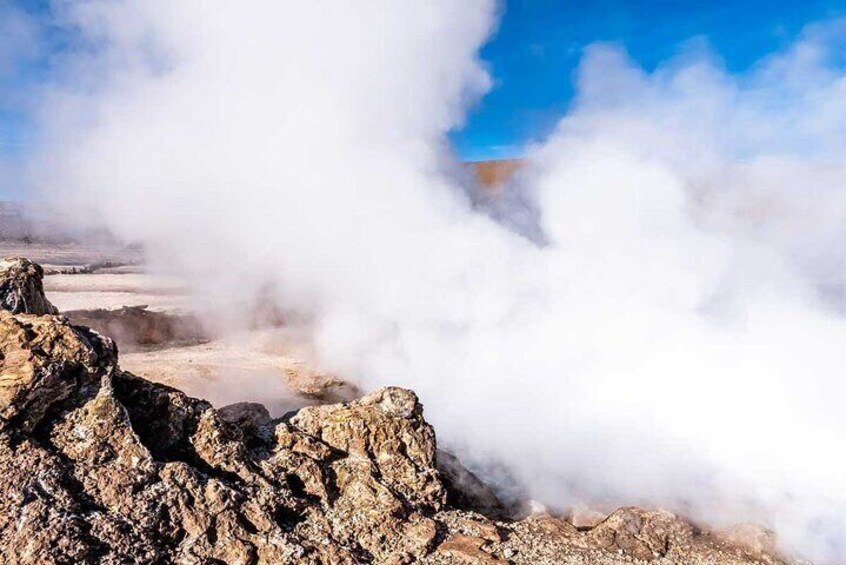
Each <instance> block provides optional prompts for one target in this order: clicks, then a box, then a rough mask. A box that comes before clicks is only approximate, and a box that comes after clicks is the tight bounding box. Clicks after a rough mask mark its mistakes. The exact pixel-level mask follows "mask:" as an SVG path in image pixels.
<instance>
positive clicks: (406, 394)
mask: <svg viewBox="0 0 846 565" xmlns="http://www.w3.org/2000/svg"><path fill="white" fill-rule="evenodd" d="M0 362H2V366H0V565H13V564H14V565H26V564H31V563H81V564H88V563H91V564H95V563H97V564H100V563H102V564H118V563H120V564H124V563H187V564H201V563H202V564H218V563H226V564H255V563H264V564H276V563H304V564H355V563H384V564H396V565H398V564H405V563H429V564H447V563H448V564H456V563H468V564H472V563H476V564H503V563H512V564H515V565H518V564H519V565H522V564H526V565H528V564H533V565H534V564H544V563H550V564H552V563H555V564H565V565H566V564H572V565H575V564H585V563H591V564H597V565H608V564H622V563H628V564H631V563H643V562H652V563H655V564H656V565H670V564H706V563H711V564H717V563H718V564H730V565H731V564H734V565H749V564H754V563H758V564H766V565H774V564H776V563H781V561H779V560H778V559H777V558H776V557H775V556H773V555H772V553H770V552H768V551H765V550H764V549H763V548H762V547H759V546H756V547H755V548H754V550H755V551H754V552H750V551H749V550H748V549H746V548H744V547H742V546H741V545H738V544H736V543H733V542H732V541H731V540H727V539H723V538H716V537H713V536H709V535H706V534H701V533H699V532H697V531H696V530H695V529H694V528H693V527H692V526H690V525H689V524H687V523H686V522H684V521H683V520H681V519H680V518H678V517H676V516H674V515H672V514H670V513H668V512H648V511H644V510H640V509H634V508H626V509H621V510H619V511H617V512H615V513H612V514H611V515H610V516H609V517H608V518H606V519H605V520H603V521H602V522H601V523H600V524H599V525H597V526H596V527H593V528H587V529H585V530H584V531H581V530H579V529H577V528H575V527H574V526H573V525H572V524H570V523H569V522H567V521H566V520H563V519H559V518H555V517H553V516H548V515H547V516H534V517H532V518H528V519H525V520H519V521H508V520H498V519H495V518H494V517H492V516H485V515H483V514H481V513H478V512H473V511H471V510H468V509H466V508H458V507H455V504H456V503H454V502H452V498H451V497H448V494H447V493H448V489H447V485H446V484H445V481H444V477H443V476H442V474H441V473H440V472H439V471H438V462H437V458H438V454H437V448H436V441H435V433H434V431H433V429H432V428H431V426H429V424H428V423H426V421H425V420H424V418H423V409H422V406H421V405H420V403H419V400H418V398H417V397H416V395H415V394H414V393H413V392H411V391H408V390H404V389H400V388H395V387H389V388H384V389H380V390H377V391H375V392H373V393H371V394H369V395H367V396H365V397H364V398H362V399H360V400H358V401H355V402H350V403H346V404H336V405H331V406H315V407H308V408H304V409H302V410H300V411H299V412H297V413H296V414H294V415H292V416H290V417H285V418H280V419H271V418H270V416H269V415H268V413H267V411H266V410H265V409H264V408H263V407H262V406H260V405H257V404H250V403H241V404H237V405H232V406H228V407H225V408H221V409H219V410H216V409H214V408H213V407H212V406H211V405H210V404H209V403H208V402H205V401H203V400H198V399H194V398H190V397H188V396H186V395H185V394H183V393H181V392H180V391H178V390H176V389H174V388H170V387H167V386H164V385H161V384H156V383H152V382H149V381H146V380H144V379H141V378H139V377H136V376H133V375H131V374H129V373H126V372H123V371H121V370H120V369H119V368H118V366H117V353H116V348H115V346H114V344H113V343H112V342H111V340H109V339H107V338H104V337H102V336H100V335H98V334H96V333H95V332H92V331H90V330H88V329H85V328H80V327H73V326H72V325H71V324H70V323H69V322H68V321H67V320H66V319H65V318H63V317H60V316H52V315H45V316H34V315H31V314H12V313H10V312H4V311H0ZM450 488H456V484H455V481H453V483H452V486H451V487H450Z"/></svg>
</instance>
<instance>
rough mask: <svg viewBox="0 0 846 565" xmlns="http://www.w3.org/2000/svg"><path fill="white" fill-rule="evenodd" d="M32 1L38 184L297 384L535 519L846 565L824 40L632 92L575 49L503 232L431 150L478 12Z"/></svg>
mask: <svg viewBox="0 0 846 565" xmlns="http://www.w3.org/2000/svg"><path fill="white" fill-rule="evenodd" d="M55 7H56V13H57V17H58V18H59V21H60V23H61V25H64V26H66V27H68V28H69V29H72V30H73V31H74V33H75V34H76V37H77V40H78V43H77V44H76V45H75V49H73V50H72V51H70V52H69V53H68V54H66V55H65V56H66V60H65V61H63V62H62V65H61V68H62V69H63V71H62V73H61V76H59V77H57V78H56V81H55V84H54V85H53V86H52V87H51V88H50V89H49V92H48V93H47V94H45V97H44V104H43V115H42V123H43V127H44V135H45V140H44V141H45V143H44V147H47V148H49V151H46V152H45V154H44V155H42V156H41V157H40V158H39V160H38V161H37V163H35V164H34V165H33V170H34V171H36V173H37V174H35V176H34V182H35V184H36V186H38V187H40V188H41V189H42V190H43V191H44V194H45V195H48V196H49V197H51V198H55V197H56V196H57V195H59V196H61V197H62V200H63V204H64V205H65V206H66V207H74V209H75V210H77V212H76V217H78V218H79V219H80V220H81V221H83V222H91V223H99V222H103V223H105V224H107V225H108V226H109V227H110V228H111V229H112V230H113V231H114V232H115V233H116V234H117V235H119V236H121V237H123V238H126V239H131V240H139V241H143V242H145V244H146V245H147V246H148V248H149V250H150V252H151V254H152V257H153V259H154V260H156V261H158V262H160V263H161V264H163V265H168V266H169V267H172V268H178V269H180V270H181V272H182V273H183V274H184V275H185V276H186V277H189V278H191V279H192V280H194V281H196V284H197V288H198V290H200V291H201V292H202V293H203V295H204V296H205V297H206V299H207V300H209V301H211V302H214V303H217V304H221V305H222V304H229V303H231V302H232V301H233V296H234V295H237V296H240V297H247V298H250V297H257V296H259V293H261V292H266V291H267V288H272V289H273V292H274V293H275V294H274V297H275V300H276V301H277V302H278V303H279V304H280V305H282V306H284V307H289V308H295V309H297V310H299V311H301V312H305V313H307V314H309V315H311V316H312V317H313V319H314V320H315V322H314V339H315V342H316V344H317V348H318V351H319V354H320V357H321V361H322V363H323V364H325V365H326V366H327V367H329V368H331V369H334V370H337V371H339V372H340V373H341V374H343V375H345V376H347V377H350V378H355V379H358V380H359V382H361V383H362V384H364V385H365V386H375V385H377V384H398V385H403V386H408V387H411V388H414V389H415V390H416V391H417V392H418V393H419V394H420V396H421V397H422V399H423V400H424V402H425V403H426V410H427V414H428V417H429V418H430V419H431V420H432V421H433V423H434V424H435V425H436V427H437V429H438V430H439V432H440V434H441V439H442V440H443V441H445V442H447V443H448V444H450V445H453V446H461V448H462V452H461V453H462V456H463V457H465V458H470V459H472V460H473V461H474V463H475V464H476V465H484V464H485V463H488V462H491V461H496V462H500V463H501V464H502V465H504V466H505V467H506V468H507V469H508V471H509V473H511V474H512V476H514V477H515V478H516V479H517V480H518V481H520V482H521V483H522V485H523V488H524V489H525V490H526V492H528V493H529V494H530V495H531V496H533V497H535V498H538V499H540V500H541V501H543V502H545V503H547V504H550V505H551V506H553V507H555V508H559V509H563V508H566V507H567V506H568V505H570V504H573V503H577V502H590V503H593V504H609V505H610V504H621V503H642V504H651V505H656V506H669V507H671V508H675V509H678V510H681V511H684V512H686V513H688V514H689V515H691V516H692V517H694V518H696V519H700V520H703V521H706V522H708V523H710V524H711V525H715V526H720V525H725V524H728V523H732V522H738V521H747V520H752V521H757V522H761V523H764V524H766V525H768V526H771V527H773V528H775V529H776V530H777V531H778V533H779V534H780V536H781V540H782V542H783V543H784V545H785V547H786V548H788V549H790V550H792V551H796V552H798V553H799V554H802V555H804V556H807V557H810V558H814V559H818V560H821V561H825V560H833V559H835V558H839V557H842V556H843V555H844V554H846V455H844V452H843V449H842V446H843V445H844V440H846V415H844V414H846V411H844V410H843V400H842V399H843V398H844V393H846V390H844V389H846V384H844V382H846V381H844V379H843V377H842V376H841V372H842V370H843V367H844V365H846V363H844V361H846V348H844V346H843V344H844V343H846V320H844V318H843V311H844V309H846V308H844V307H846V302H844V296H846V295H844V288H846V286H844V285H846V256H844V255H846V251H844V249H845V248H844V246H843V245H842V242H843V241H844V237H843V236H844V233H843V232H844V230H846V222H844V220H846V200H844V198H846V162H845V161H844V157H846V75H844V74H843V73H842V72H841V71H839V70H837V68H838V63H839V61H837V60H836V59H837V55H838V54H839V53H840V52H842V49H841V48H842V45H838V44H837V41H838V38H840V37H843V36H844V34H843V33H842V32H843V29H844V23H842V22H833V23H828V24H825V25H820V26H817V27H812V28H809V29H808V30H806V32H805V34H804V35H803V36H802V37H801V38H800V40H799V41H797V42H796V44H795V45H793V46H792V47H791V48H790V49H789V50H788V51H786V52H784V53H782V54H779V55H777V56H774V57H772V58H770V59H767V60H764V61H761V62H760V63H759V64H758V65H757V66H756V67H755V69H754V70H753V71H751V72H749V73H746V74H744V75H741V76H736V75H732V74H729V73H727V72H725V71H724V70H723V69H721V67H720V64H719V61H716V60H714V58H713V57H712V56H711V55H710V54H709V53H708V51H707V49H704V48H702V47H701V46H697V45H692V46H690V48H689V49H687V50H686V51H685V52H684V53H683V54H682V55H681V56H679V57H678V58H677V59H674V60H672V61H669V62H667V63H666V64H664V65H662V66H660V67H659V68H658V69H657V70H655V71H654V72H651V73H647V72H645V71H643V70H642V69H640V68H639V67H638V66H637V65H636V64H634V63H633V62H631V61H629V60H627V59H626V56H625V54H624V53H622V52H621V51H620V50H619V49H617V48H615V47H613V46H601V45H600V46H594V47H592V48H590V49H589V50H588V51H587V52H586V54H585V57H584V61H583V63H582V65H581V69H580V72H579V75H578V93H579V94H578V98H577V100H576V102H575V104H574V106H573V109H572V111H571V112H570V113H569V115H568V116H567V117H566V118H565V119H564V120H562V122H561V123H560V125H559V126H558V128H557V130H556V132H555V133H554V134H553V135H552V136H551V138H550V139H549V140H548V141H547V142H545V143H544V144H542V145H540V146H538V147H536V148H533V149H532V150H531V153H532V161H533V162H534V164H535V166H534V167H532V168H531V169H529V170H527V171H525V172H524V173H523V174H521V175H520V176H519V178H517V179H516V180H515V182H514V186H512V187H509V190H512V191H514V192H515V193H519V196H520V198H517V199H515V201H528V202H530V207H531V208H532V209H534V210H535V211H537V225H535V226H530V227H529V228H527V229H531V230H533V232H534V233H542V234H543V237H542V238H538V237H535V238H527V237H523V236H521V235H520V234H519V233H515V231H514V229H513V228H510V227H505V226H504V224H503V223H500V222H497V221H494V220H492V219H491V218H490V217H488V216H487V215H483V214H481V213H479V212H478V211H476V210H475V209H474V207H473V206H472V204H471V202H470V200H469V199H468V198H467V197H466V195H465V191H464V190H463V189H462V187H461V183H460V182H459V181H458V180H456V179H459V178H461V175H460V174H459V173H457V172H456V171H457V166H456V165H455V163H454V162H453V160H452V157H451V155H450V150H449V147H448V144H447V142H446V139H445V135H446V133H447V132H448V131H449V130H450V128H453V127H455V126H456V125H457V124H460V122H461V120H462V116H463V113H464V111H465V109H466V107H467V105H468V104H469V103H470V102H472V101H473V100H474V99H475V98H476V97H478V96H479V95H481V94H482V93H483V91H484V90H485V89H486V88H487V86H488V79H487V75H486V73H485V72H484V70H483V69H482V67H481V65H480V63H479V61H478V59H477V50H478V48H479V46H480V45H481V44H482V43H483V42H484V41H485V39H486V38H487V36H488V35H489V33H490V32H491V29H492V26H493V25H494V23H495V15H496V6H495V5H494V4H493V2H491V1H487V0H478V1H472V0H468V1H462V2H454V1H452V0H429V1H426V2H394V1H390V0H384V1H369V2H341V1H338V2H304V3H296V4H294V3H288V2H272V1H254V2H238V3H230V2H224V3H216V4H215V6H214V8H213V9H212V8H211V7H209V4H208V3H206V2H202V1H199V0H193V1H189V0H181V1H179V2H172V1H166V0H123V1H105V0H88V1H85V2H72V3H71V2H57V3H56V5H55ZM509 202H510V200H509ZM509 213H513V214H515V215H519V216H520V218H523V219H525V218H526V217H529V218H531V217H533V216H532V215H531V214H529V215H528V216H527V215H526V214H525V210H513V209H506V210H504V211H500V214H499V216H500V217H501V216H503V215H504V216H508V214H509ZM513 224H514V223H509V224H508V225H509V226H511V225H513ZM516 224H517V225H521V224H520V222H519V221H518V222H516ZM540 239H542V240H543V241H544V242H545V243H543V244H538V243H535V242H534V241H538V240H540ZM268 283H270V284H271V285H272V286H270V287H269V286H268Z"/></svg>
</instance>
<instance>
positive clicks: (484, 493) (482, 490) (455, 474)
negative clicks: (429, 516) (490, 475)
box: [438, 450, 508, 517]
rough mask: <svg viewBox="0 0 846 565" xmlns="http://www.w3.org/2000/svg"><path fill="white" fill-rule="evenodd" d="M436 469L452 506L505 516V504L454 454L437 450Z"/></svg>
mask: <svg viewBox="0 0 846 565" xmlns="http://www.w3.org/2000/svg"><path fill="white" fill-rule="evenodd" d="M438 471H440V473H441V479H442V480H443V482H444V485H445V486H446V489H447V500H448V501H449V503H450V504H452V505H453V506H457V507H458V508H463V509H466V510H473V511H475V512H481V513H483V514H485V515H487V516H496V517H506V516H507V515H508V512H507V509H506V508H505V505H503V503H502V502H501V501H500V500H499V498H497V496H496V494H495V493H494V492H493V490H492V489H491V488H490V487H489V486H488V485H486V484H485V483H483V482H482V481H481V480H480V479H479V477H477V476H476V475H475V474H473V472H472V471H470V470H469V469H468V468H467V467H465V466H464V465H462V464H461V461H460V460H459V459H458V457H456V456H455V455H453V454H451V453H448V452H446V451H442V450H438Z"/></svg>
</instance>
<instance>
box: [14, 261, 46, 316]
mask: <svg viewBox="0 0 846 565" xmlns="http://www.w3.org/2000/svg"><path fill="white" fill-rule="evenodd" d="M43 279H44V269H42V268H41V265H38V264H37V263H33V262H32V261H30V260H29V259H23V258H20V257H15V258H10V259H4V260H3V261H0V309H2V310H8V311H9V312H11V313H12V314H35V315H38V316H40V315H43V314H58V313H59V311H58V310H57V309H56V307H55V306H53V305H52V304H50V301H49V300H47V297H46V296H44V284H43Z"/></svg>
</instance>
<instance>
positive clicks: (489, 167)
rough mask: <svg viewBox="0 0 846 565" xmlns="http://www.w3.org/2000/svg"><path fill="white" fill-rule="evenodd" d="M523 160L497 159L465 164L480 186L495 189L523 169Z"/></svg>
mask: <svg viewBox="0 0 846 565" xmlns="http://www.w3.org/2000/svg"><path fill="white" fill-rule="evenodd" d="M525 164H526V161H525V160H523V159H498V160H491V161H470V162H468V163H467V165H468V166H469V167H471V168H472V169H473V170H474V172H475V173H476V178H477V179H478V180H479V183H480V184H481V185H482V186H485V187H488V188H496V187H497V186H500V185H501V184H503V183H505V182H506V181H507V180H508V179H509V178H511V175H513V174H514V173H515V172H516V171H517V170H518V169H520V168H521V167H523V166H524V165H525Z"/></svg>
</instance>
